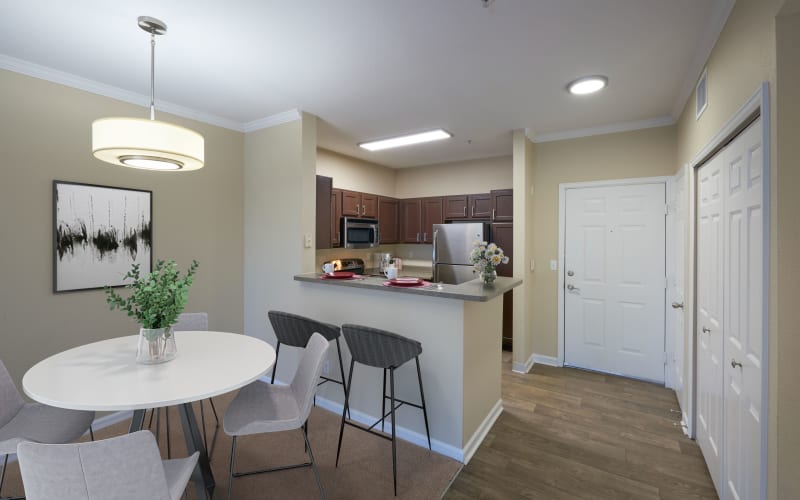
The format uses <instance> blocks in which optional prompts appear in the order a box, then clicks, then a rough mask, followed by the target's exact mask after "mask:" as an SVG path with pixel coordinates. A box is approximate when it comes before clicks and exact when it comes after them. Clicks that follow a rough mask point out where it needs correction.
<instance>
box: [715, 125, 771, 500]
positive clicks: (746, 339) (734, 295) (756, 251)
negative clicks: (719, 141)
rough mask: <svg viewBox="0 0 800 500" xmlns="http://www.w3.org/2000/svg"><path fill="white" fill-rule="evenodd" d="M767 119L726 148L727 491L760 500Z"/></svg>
mask: <svg viewBox="0 0 800 500" xmlns="http://www.w3.org/2000/svg"><path fill="white" fill-rule="evenodd" d="M761 134H762V130H761V119H760V118H759V119H758V120H756V121H755V122H754V123H753V124H752V125H750V127H749V128H748V129H747V130H745V131H744V132H742V134H741V135H739V137H737V138H736V140H735V141H734V142H732V143H731V144H730V145H729V146H728V147H727V148H726V150H725V151H724V154H723V159H724V169H725V178H726V179H727V182H726V184H725V187H726V193H725V195H726V198H725V225H724V234H725V245H724V247H725V258H724V266H725V267H724V277H725V283H724V287H723V288H724V290H725V291H724V300H723V306H722V307H723V311H724V317H725V319H724V323H725V330H724V338H725V347H724V349H725V360H724V378H725V410H726V411H725V451H724V457H725V460H724V462H725V492H724V495H723V496H724V497H725V498H728V499H745V498H753V499H755V498H759V497H760V494H761V493H760V487H761V460H760V459H761V376H762V375H761V374H762V364H761V363H762V356H761V355H762V352H761V350H762V340H763V335H762V328H763V319H764V311H763V300H764V299H763V293H764V286H763V284H764V280H763V267H762V266H763V262H764V260H763V258H764V255H763V242H764V228H763V217H764V212H763V206H762V205H763V187H764V186H763V184H762V179H763V172H762V170H763V160H762V158H763V156H762V155H763V151H762V136H761Z"/></svg>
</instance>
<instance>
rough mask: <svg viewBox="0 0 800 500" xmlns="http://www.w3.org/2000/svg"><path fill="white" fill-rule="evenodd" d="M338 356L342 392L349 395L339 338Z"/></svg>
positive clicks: (337, 342) (348, 415)
mask: <svg viewBox="0 0 800 500" xmlns="http://www.w3.org/2000/svg"><path fill="white" fill-rule="evenodd" d="M336 354H338V355H339V373H341V374H342V392H344V393H345V395H347V385H346V384H345V380H344V364H343V363H342V348H341V346H340V345H339V338H338V337H337V338H336ZM275 360H276V361H277V358H275ZM347 418H350V410H349V409H348V410H347Z"/></svg>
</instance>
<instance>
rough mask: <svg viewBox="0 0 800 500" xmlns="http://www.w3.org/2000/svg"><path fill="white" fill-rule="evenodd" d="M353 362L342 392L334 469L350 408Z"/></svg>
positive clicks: (337, 460) (352, 361) (351, 361)
mask: <svg viewBox="0 0 800 500" xmlns="http://www.w3.org/2000/svg"><path fill="white" fill-rule="evenodd" d="M355 364H356V362H355V360H350V375H348V376H347V388H346V389H345V392H344V408H343V409H342V424H341V426H340V427H339V444H338V445H337V446H336V467H339V453H340V452H341V451H342V434H344V417H345V415H346V414H347V411H348V408H349V406H350V388H351V387H352V383H353V366H354V365H355Z"/></svg>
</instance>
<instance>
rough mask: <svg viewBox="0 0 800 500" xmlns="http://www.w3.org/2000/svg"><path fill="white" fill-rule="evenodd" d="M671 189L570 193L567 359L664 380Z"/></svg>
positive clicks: (635, 187) (566, 257) (637, 186)
mask: <svg viewBox="0 0 800 500" xmlns="http://www.w3.org/2000/svg"><path fill="white" fill-rule="evenodd" d="M665 201H666V193H665V185H664V184H635V185H624V186H609V187H588V188H575V189H568V190H567V192H566V221H565V222H566V225H565V231H566V232H565V254H564V271H565V273H566V275H565V277H564V283H565V286H566V288H567V289H566V290H565V295H564V336H565V343H564V348H565V349H564V361H565V363H567V364H568V365H571V366H577V367H581V368H588V369H592V370H598V371H603V372H608V373H615V374H620V375H624V376H629V377H636V378H641V379H646V380H652V381H657V382H661V383H663V382H664V296H665V262H664V259H665V241H664V238H665V235H664V229H665V213H664V207H665Z"/></svg>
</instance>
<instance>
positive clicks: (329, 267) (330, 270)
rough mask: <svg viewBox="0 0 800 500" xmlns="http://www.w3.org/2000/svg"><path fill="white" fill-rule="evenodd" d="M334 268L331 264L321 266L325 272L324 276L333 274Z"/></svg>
mask: <svg viewBox="0 0 800 500" xmlns="http://www.w3.org/2000/svg"><path fill="white" fill-rule="evenodd" d="M335 268H336V266H334V265H333V264H332V263H329V264H323V265H322V270H323V271H324V272H325V274H333V270H334V269H335Z"/></svg>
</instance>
